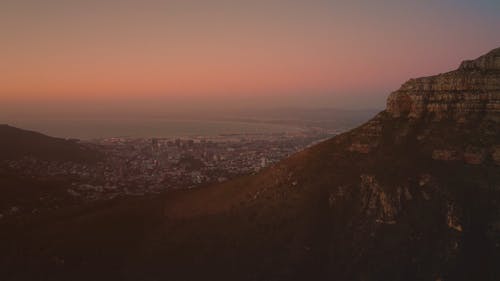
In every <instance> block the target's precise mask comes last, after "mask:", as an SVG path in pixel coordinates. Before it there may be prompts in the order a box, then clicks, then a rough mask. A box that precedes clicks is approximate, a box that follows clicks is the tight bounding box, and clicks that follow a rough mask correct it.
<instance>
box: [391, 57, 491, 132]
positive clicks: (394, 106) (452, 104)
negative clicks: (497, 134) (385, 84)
mask: <svg viewBox="0 0 500 281" xmlns="http://www.w3.org/2000/svg"><path fill="white" fill-rule="evenodd" d="M387 112H389V113H390V114H391V115H392V116H393V117H396V118H399V117H405V118H421V117H424V116H430V117H432V118H433V119H437V120H441V119H450V118H451V119H454V120H456V121H460V122H463V121H464V120H467V119H469V118H474V117H478V116H481V117H487V118H488V119H492V120H494V121H496V122H499V121H500V118H499V114H500V48H497V49H494V50H492V51H491V52H489V53H488V54H486V55H484V56H481V57H479V58H477V59H475V60H470V61H464V62H462V64H461V65H460V67H459V68H458V69H457V70H455V71H451V72H447V73H443V74H439V75H435V76H430V77H423V78H418V79H410V80H409V81H407V82H406V83H404V84H403V85H402V86H401V88H400V89H399V90H397V91H395V92H393V93H392V94H391V95H390V96H389V98H388V100H387Z"/></svg>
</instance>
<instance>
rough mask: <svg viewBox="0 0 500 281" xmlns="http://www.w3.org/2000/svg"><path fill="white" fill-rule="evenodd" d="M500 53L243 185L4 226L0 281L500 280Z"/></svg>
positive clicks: (422, 84)
mask: <svg viewBox="0 0 500 281" xmlns="http://www.w3.org/2000/svg"><path fill="white" fill-rule="evenodd" d="M499 122H500V49H495V50H493V51H491V52H489V53H488V54H486V55H484V56H482V57H479V58H478V59H476V60H472V61H466V62H464V63H462V64H461V66H460V67H459V68H458V69H457V70H455V71H451V72H448V73H444V74H440V75H436V76H432V77H425V78H419V79H412V80H410V81H408V82H406V83H405V84H404V85H403V86H402V87H401V88H400V89H399V90H397V91H395V92H394V93H392V94H391V95H390V96H389V98H388V102H387V108H386V109H385V110H384V111H382V112H380V113H379V114H377V115H376V116H375V117H374V118H372V119H371V120H370V121H368V122H366V123H365V124H363V125H361V126H359V127H358V128H356V129H354V130H352V131H349V132H346V133H344V134H341V135H339V136H337V137H335V138H332V139H330V140H327V141H325V142H322V143H320V144H318V145H316V146H313V147H311V148H309V149H306V150H304V151H302V152H300V153H297V154H296V155H294V156H292V157H290V158H288V159H286V160H284V161H282V162H280V163H278V164H276V165H274V166H272V167H270V168H268V169H266V170H264V171H262V172H260V173H258V174H256V175H252V176H246V177H242V178H238V179H235V180H232V181H228V182H224V183H222V184H215V185H212V186H207V187H203V188H199V189H193V190H177V191H172V192H168V193H166V194H164V195H161V196H153V197H144V198H139V199H124V200H115V201H110V202H100V203H96V204H95V205H93V206H85V207H84V208H75V209H71V210H60V211H58V212H54V213H51V214H44V215H40V216H37V217H25V218H23V220H22V221H21V222H19V221H5V222H3V223H2V224H1V225H0V228H1V229H2V231H0V250H1V251H2V255H1V256H0V265H1V266H0V275H1V276H3V277H4V278H3V279H4V280H33V279H45V280H68V279H71V280H198V279H207V280H498V276H500V268H499V267H498V264H499V263H500V123H499Z"/></svg>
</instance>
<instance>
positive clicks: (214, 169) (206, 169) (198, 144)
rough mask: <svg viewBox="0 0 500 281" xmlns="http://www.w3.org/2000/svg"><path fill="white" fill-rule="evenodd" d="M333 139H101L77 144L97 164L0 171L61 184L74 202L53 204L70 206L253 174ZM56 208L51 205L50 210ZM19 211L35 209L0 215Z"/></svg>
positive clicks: (327, 133)
mask: <svg viewBox="0 0 500 281" xmlns="http://www.w3.org/2000/svg"><path fill="white" fill-rule="evenodd" d="M333 135H335V132H334V131H332V130H323V129H314V128H310V129H307V130H303V131H300V132H294V133H270V134H267V133H259V134H231V135H220V136H215V137H205V136H198V137H182V138H181V137H179V138H105V139H97V140H92V141H85V142H81V143H82V144H84V145H86V146H90V147H92V148H93V149H96V150H98V151H100V152H101V153H102V155H104V157H103V158H102V160H100V161H98V162H96V163H91V164H89V163H76V162H62V161H48V160H41V159H36V158H32V157H25V158H23V159H20V160H5V161H3V163H0V167H4V169H9V171H11V172H13V173H15V174H18V175H22V176H25V177H29V178H33V179H36V180H39V181H40V180H44V179H45V180H48V181H54V180H55V179H57V180H59V181H63V182H65V183H66V184H65V185H64V186H65V187H66V190H65V191H66V194H65V195H69V196H70V197H72V199H73V200H67V198H66V199H64V198H61V199H60V200H57V198H52V200H56V201H60V202H61V204H69V203H68V202H71V204H74V203H75V202H77V203H83V202H89V201H95V200H106V199H113V198H116V197H119V196H140V195H146V194H156V193H161V192H162V191H166V190H170V189H182V188H195V187H198V186H202V185H205V184H210V183H214V182H223V181H226V180H228V179H231V178H234V177H237V176H240V175H245V174H253V173H256V172H258V171H259V170H261V169H263V168H265V167H267V166H269V165H272V164H273V163H276V162H278V161H280V160H281V159H284V158H286V157H288V156H290V155H292V154H294V153H296V152H298V151H300V150H302V149H304V148H306V147H308V146H310V145H313V144H315V143H317V142H319V141H321V140H324V139H326V138H329V137H332V136H333ZM40 200H41V199H40ZM57 206H58V204H51V205H50V207H49V208H57ZM21 210H24V212H26V211H28V212H33V210H34V208H26V207H25V206H8V208H7V210H5V211H4V212H3V215H6V214H15V213H21ZM36 211H40V210H39V208H37V210H36Z"/></svg>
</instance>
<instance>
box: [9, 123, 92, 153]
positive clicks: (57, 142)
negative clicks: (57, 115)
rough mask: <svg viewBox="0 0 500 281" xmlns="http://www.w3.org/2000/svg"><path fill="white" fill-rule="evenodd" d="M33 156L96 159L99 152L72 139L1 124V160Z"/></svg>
mask: <svg viewBox="0 0 500 281" xmlns="http://www.w3.org/2000/svg"><path fill="white" fill-rule="evenodd" d="M25 157H32V158H36V159H40V160H50V161H73V162H86V161H95V160H97V159H98V158H99V155H98V153H96V152H95V151H93V150H91V149H89V148H88V147H86V146H83V145H81V144H78V143H77V142H75V141H72V140H65V139H59V138H53V137H49V136H46V135H43V134H40V133H37V132H32V131H26V130H22V129H18V128H15V127H11V126H9V125H2V124H0V160H18V159H21V158H25Z"/></svg>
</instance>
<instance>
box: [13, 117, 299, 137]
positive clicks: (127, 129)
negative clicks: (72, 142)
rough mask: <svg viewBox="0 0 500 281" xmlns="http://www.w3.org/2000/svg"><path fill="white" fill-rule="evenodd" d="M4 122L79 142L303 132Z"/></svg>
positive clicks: (235, 124)
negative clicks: (105, 139)
mask: <svg viewBox="0 0 500 281" xmlns="http://www.w3.org/2000/svg"><path fill="white" fill-rule="evenodd" d="M6 123H7V124H9V125H11V126H15V127H18V128H21V129H25V130H33V131H36V132H40V133H43V134H46V135H49V136H54V137H62V138H77V139H81V140H90V139H97V138H108V137H131V138H141V137H190V136H217V135H223V134H265V133H293V132H298V131H301V130H303V128H301V127H298V126H292V125H282V124H270V123H258V122H240V121H207V120H165V119H107V120H104V119H95V120H92V119H90V120H10V121H8V122H6Z"/></svg>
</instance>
